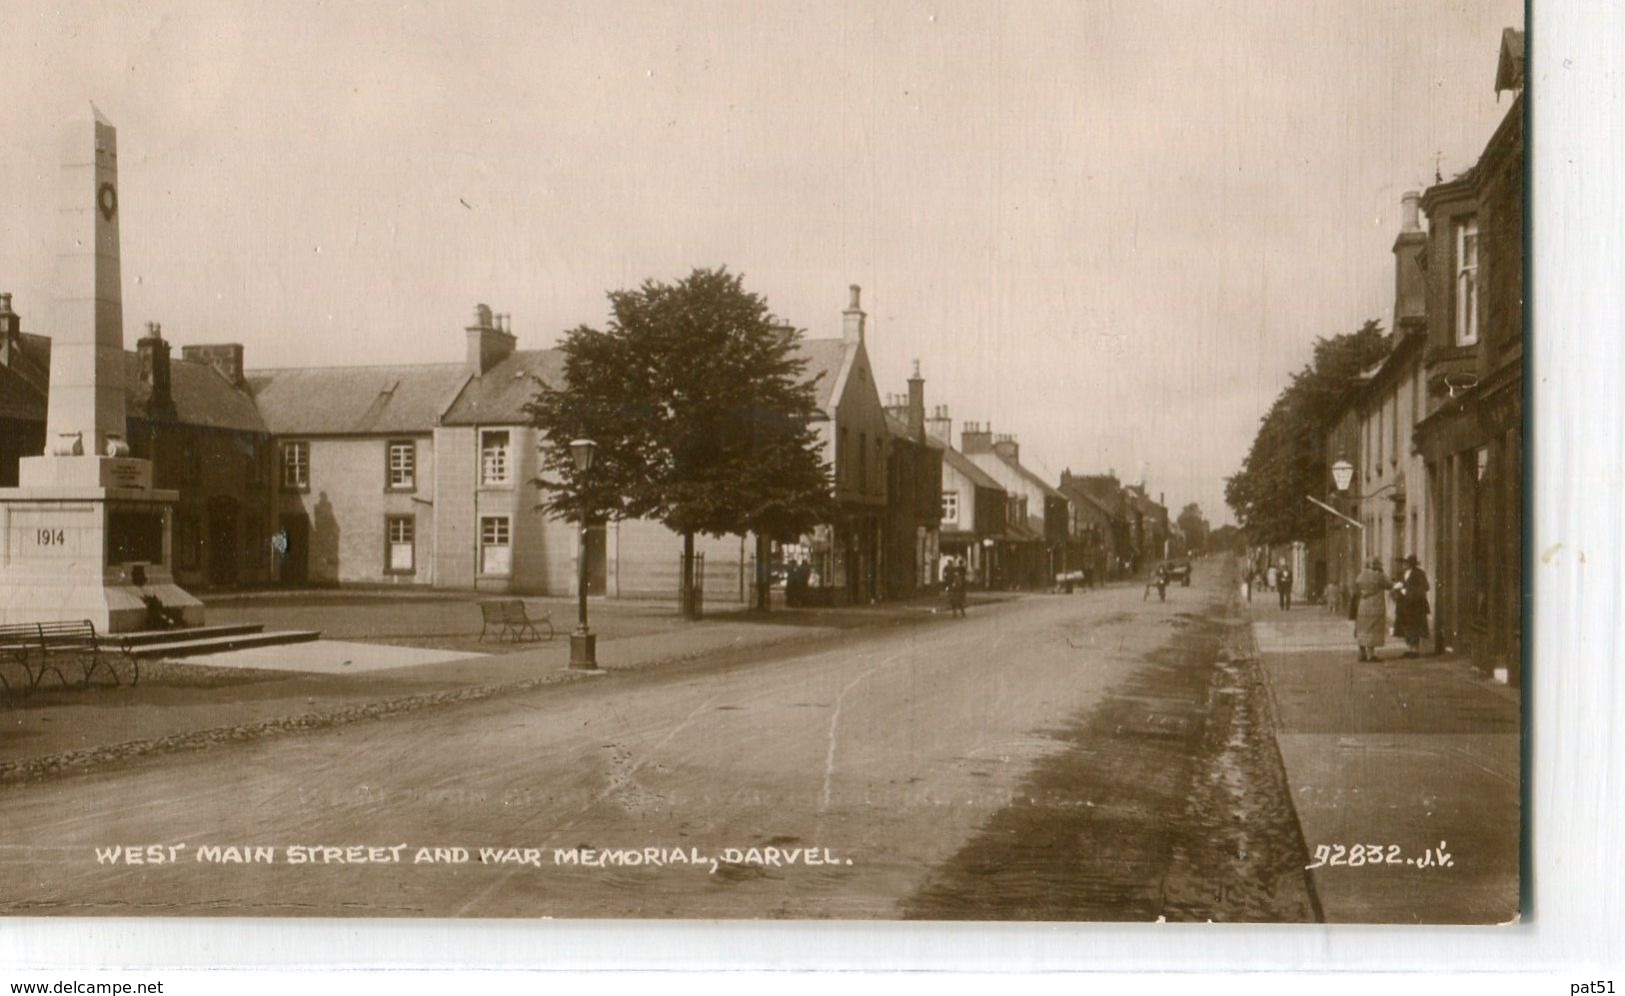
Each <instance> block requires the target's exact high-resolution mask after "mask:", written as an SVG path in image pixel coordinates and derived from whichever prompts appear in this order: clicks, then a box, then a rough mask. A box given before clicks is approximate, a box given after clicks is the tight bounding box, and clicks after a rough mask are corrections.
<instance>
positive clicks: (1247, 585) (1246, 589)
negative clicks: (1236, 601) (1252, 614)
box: [1241, 567, 1253, 602]
mask: <svg viewBox="0 0 1625 996" xmlns="http://www.w3.org/2000/svg"><path fill="white" fill-rule="evenodd" d="M1241 597H1242V598H1244V599H1246V600H1247V601H1249V602H1251V601H1252V600H1253V569H1252V568H1251V567H1249V568H1247V570H1246V571H1244V572H1243V573H1242V575H1241Z"/></svg>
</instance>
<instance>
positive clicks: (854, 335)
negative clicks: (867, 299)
mask: <svg viewBox="0 0 1625 996" xmlns="http://www.w3.org/2000/svg"><path fill="white" fill-rule="evenodd" d="M851 290H852V300H851V301H850V302H849V303H848V304H847V306H846V310H845V311H843V312H841V339H842V340H844V341H845V342H846V343H848V344H849V345H853V346H858V345H862V343H863V324H864V317H865V316H864V314H863V308H862V307H860V306H859V304H858V299H859V297H860V296H861V295H862V294H863V288H862V287H859V286H858V285H857V284H853V285H852V287H851Z"/></svg>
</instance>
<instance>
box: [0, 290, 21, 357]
mask: <svg viewBox="0 0 1625 996" xmlns="http://www.w3.org/2000/svg"><path fill="white" fill-rule="evenodd" d="M22 346H23V319H22V316H21V315H19V314H17V313H16V312H15V311H12V310H11V294H10V293H5V294H0V366H7V367H9V366H11V365H12V364H14V363H16V362H17V354H18V352H19V351H20V350H21V349H22Z"/></svg>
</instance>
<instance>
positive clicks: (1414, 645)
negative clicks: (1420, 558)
mask: <svg viewBox="0 0 1625 996" xmlns="http://www.w3.org/2000/svg"><path fill="white" fill-rule="evenodd" d="M1394 635H1395V636H1397V637H1399V638H1400V639H1402V640H1404V641H1405V648H1406V649H1405V656H1406V657H1415V656H1417V655H1418V654H1419V653H1420V651H1421V647H1422V641H1423V640H1425V639H1427V635H1428V576H1427V572H1426V571H1424V570H1422V567H1421V565H1420V564H1418V563H1417V560H1416V556H1415V554H1412V555H1411V556H1409V557H1406V558H1405V572H1404V573H1403V574H1402V575H1401V576H1400V579H1399V583H1398V584H1396V585H1394Z"/></svg>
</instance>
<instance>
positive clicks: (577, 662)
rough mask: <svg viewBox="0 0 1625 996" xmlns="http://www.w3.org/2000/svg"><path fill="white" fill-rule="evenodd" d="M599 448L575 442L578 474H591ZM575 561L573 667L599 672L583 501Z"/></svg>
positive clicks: (572, 447) (573, 450) (573, 454)
mask: <svg viewBox="0 0 1625 996" xmlns="http://www.w3.org/2000/svg"><path fill="white" fill-rule="evenodd" d="M597 449H598V444H597V443H595V442H593V441H592V440H590V439H572V440H571V441H570V458H571V459H572V460H574V461H575V465H576V473H577V474H578V475H579V476H580V477H583V478H584V477H586V475H587V473H588V472H589V471H591V470H592V458H593V454H594V453H595V452H596V451H597ZM576 561H577V564H578V566H579V568H580V572H579V576H578V577H577V578H576V608H577V616H576V628H575V632H573V633H571V634H570V667H571V668H572V669H575V670H584V671H595V670H597V669H598V636H597V635H596V634H595V633H593V631H592V629H591V628H590V627H589V626H588V625H587V505H586V502H585V501H583V502H582V505H581V510H580V514H579V515H578V517H577V519H576Z"/></svg>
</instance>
